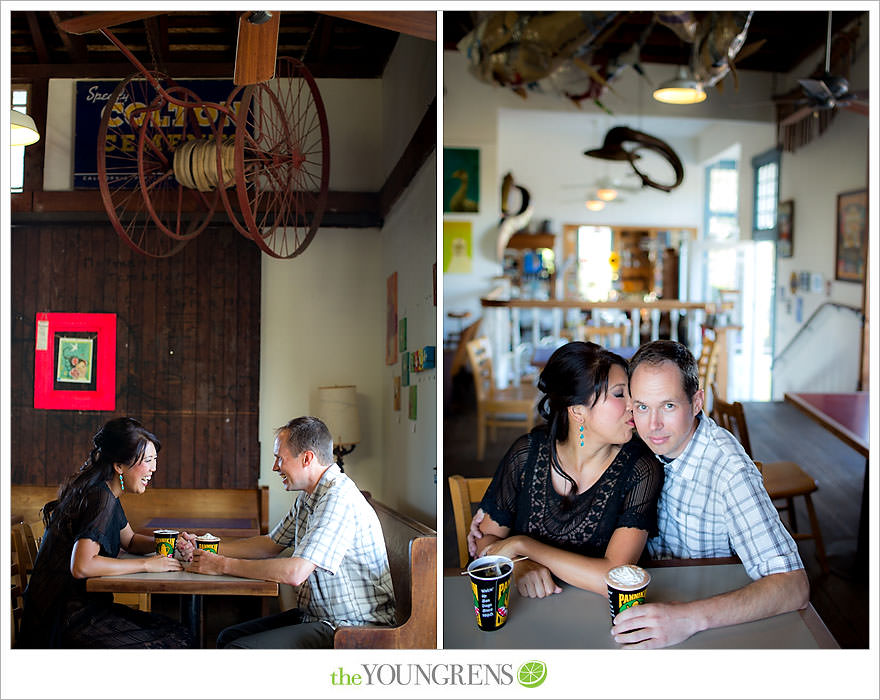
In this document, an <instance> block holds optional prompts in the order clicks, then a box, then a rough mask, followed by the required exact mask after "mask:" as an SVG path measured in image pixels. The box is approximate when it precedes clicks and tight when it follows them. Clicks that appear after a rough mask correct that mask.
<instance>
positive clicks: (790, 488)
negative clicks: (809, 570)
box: [712, 386, 828, 573]
mask: <svg viewBox="0 0 880 700" xmlns="http://www.w3.org/2000/svg"><path fill="white" fill-rule="evenodd" d="M712 394H713V396H714V397H715V402H714V406H713V409H712V419H713V420H714V421H715V422H716V423H718V425H720V426H721V427H723V428H726V429H727V430H729V431H730V432H731V433H732V434H733V435H734V437H736V438H737V439H738V440H739V442H740V444H741V445H742V446H743V449H744V450H745V451H746V454H748V456H749V457H750V458H751V459H754V456H753V455H752V444H751V442H750V441H749V431H748V427H747V426H746V413H745V409H744V408H743V405H742V404H741V403H740V402H739V401H734V402H733V403H727V402H726V401H723V400H722V399H720V398H718V393H717V392H716V390H715V387H714V386H712ZM755 464H756V465H758V468H759V470H760V471H761V474H762V475H763V477H764V488H765V489H767V493H768V494H769V496H770V499H771V500H772V501H774V502H775V501H778V500H782V501H784V502H785V504H784V505H782V504H777V505H776V508H777V509H778V510H780V511H786V512H787V513H788V522H789V526H790V530H791V536H792V537H793V538H794V539H795V540H809V539H812V540H815V541H816V559H817V560H818V561H819V566H820V567H821V569H822V572H823V573H828V561H827V559H826V557H825V543H824V542H823V540H822V531H821V530H820V529H819V520H818V519H817V518H816V510H815V508H814V507H813V499H812V498H811V497H810V494H811V493H813V492H814V491H816V490H817V489H818V488H819V487H818V486H817V485H816V482H815V481H814V480H813V477H811V476H810V475H809V474H807V473H806V472H805V471H804V470H803V469H801V467H800V466H799V465H798V464H795V463H794V462H764V463H763V464H762V463H761V462H755ZM796 496H803V498H804V503H805V505H806V507H807V516H808V517H809V519H810V531H809V532H798V525H797V516H796V514H795V509H794V499H795V497H796Z"/></svg>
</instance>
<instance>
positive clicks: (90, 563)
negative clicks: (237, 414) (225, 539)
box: [20, 418, 192, 648]
mask: <svg viewBox="0 0 880 700" xmlns="http://www.w3.org/2000/svg"><path fill="white" fill-rule="evenodd" d="M160 448H161V445H160V443H159V440H158V439H157V438H156V436H155V435H153V434H152V433H151V432H149V431H148V430H146V428H144V427H143V426H142V425H141V424H140V423H138V422H137V421H136V420H133V419H131V418H116V419H114V420H111V421H108V422H107V423H106V424H105V425H104V427H102V428H101V430H99V431H98V433H97V434H96V435H95V437H94V449H93V450H92V451H91V453H90V454H89V457H88V459H87V460H86V462H85V464H83V465H82V467H80V469H79V471H78V472H77V473H75V474H73V475H72V476H71V477H70V478H69V479H68V480H67V482H66V483H65V484H64V485H63V486H62V487H61V489H59V495H58V500H56V501H51V502H50V503H47V504H46V505H45V507H44V508H43V521H44V523H45V525H46V532H45V534H44V536H43V542H42V545H41V546H40V551H39V553H38V554H37V560H36V562H35V563H34V571H33V573H32V574H31V578H30V582H29V583H28V587H27V590H26V591H25V594H24V614H23V619H22V633H21V642H20V646H26V647H40V648H42V647H66V648H125V647H128V648H169V647H188V646H192V637H191V636H190V635H189V633H188V632H187V631H186V630H185V629H184V628H183V627H181V626H180V625H178V624H176V623H175V622H173V621H171V620H169V619H167V618H165V617H162V616H160V615H155V614H152V613H147V612H142V611H140V610H134V609H132V608H128V607H126V606H124V605H119V604H118V603H114V602H113V594H112V593H90V592H88V591H86V579H87V578H89V577H92V576H107V575H113V574H129V573H135V572H140V571H175V570H179V569H180V568H181V564H180V562H179V561H177V560H176V559H174V558H171V557H165V556H161V555H154V556H146V557H137V558H122V559H120V558H117V556H118V554H119V549H120V548H122V549H124V550H125V551H127V552H131V553H133V554H149V553H152V552H153V551H154V546H155V545H154V541H153V538H152V537H146V536H144V535H137V534H135V533H134V532H133V531H132V529H131V525H129V524H128V520H127V519H126V517H125V512H124V511H123V510H122V505H121V504H120V503H119V496H120V495H121V494H122V493H123V492H124V491H128V492H133V493H143V492H144V491H145V490H146V488H147V484H148V483H149V482H150V479H151V478H152V476H153V472H155V471H156V453H157V452H158V451H159V449H160Z"/></svg>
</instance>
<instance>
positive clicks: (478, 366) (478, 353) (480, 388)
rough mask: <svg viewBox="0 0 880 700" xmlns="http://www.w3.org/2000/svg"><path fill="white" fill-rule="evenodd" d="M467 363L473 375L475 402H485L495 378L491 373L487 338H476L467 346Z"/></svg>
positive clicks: (490, 349)
mask: <svg viewBox="0 0 880 700" xmlns="http://www.w3.org/2000/svg"><path fill="white" fill-rule="evenodd" d="M467 354H468V361H469V362H470V364H471V372H472V373H473V375H474V388H475V390H476V394H477V401H478V402H479V401H486V400H488V399H489V397H490V396H492V390H493V388H494V386H495V385H494V381H495V378H494V376H493V373H492V348H491V346H490V345H489V339H488V338H476V339H474V340H471V341H469V342H468V344H467Z"/></svg>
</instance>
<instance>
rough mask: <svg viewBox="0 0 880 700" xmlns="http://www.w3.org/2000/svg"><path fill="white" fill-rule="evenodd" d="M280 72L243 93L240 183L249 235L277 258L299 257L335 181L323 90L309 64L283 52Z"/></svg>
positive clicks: (238, 138) (237, 158)
mask: <svg viewBox="0 0 880 700" xmlns="http://www.w3.org/2000/svg"><path fill="white" fill-rule="evenodd" d="M275 76H276V78H275V79H274V80H271V81H267V82H266V83H260V84H257V85H252V86H249V87H247V88H246V89H245V90H244V91H243V92H242V96H241V104H240V105H239V108H238V116H237V126H236V130H235V185H236V193H237V196H238V204H239V208H240V210H241V216H242V220H243V223H244V226H245V227H246V229H247V230H248V232H249V234H250V236H251V238H252V239H253V240H254V241H255V242H256V243H257V245H258V246H260V248H261V249H262V250H264V251H265V252H267V253H268V254H269V255H271V256H273V257H276V258H293V257H295V256H297V255H299V254H300V253H302V252H303V251H304V250H305V249H306V247H307V246H308V245H309V243H310V242H311V240H312V238H313V237H314V235H315V232H316V231H317V230H318V228H319V226H320V225H321V218H322V217H323V215H324V209H325V207H326V205H327V190H328V185H329V180H330V137H329V130H328V128H327V115H326V114H325V112H324V103H323V101H322V100H321V94H320V93H319V92H318V87H317V85H316V84H315V80H314V78H312V75H311V73H309V71H308V70H307V69H306V67H305V66H304V65H303V64H302V63H300V62H299V61H297V60H296V59H294V58H288V57H282V58H279V59H278V63H277V68H276V72H275ZM229 213H230V216H232V211H231V210H230V212H229ZM233 218H234V217H233Z"/></svg>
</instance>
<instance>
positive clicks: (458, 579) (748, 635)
mask: <svg viewBox="0 0 880 700" xmlns="http://www.w3.org/2000/svg"><path fill="white" fill-rule="evenodd" d="M648 571H650V573H651V577H652V578H651V583H650V585H649V586H648V602H652V601H655V602H664V601H672V600H678V601H689V600H697V599H699V598H705V597H708V596H711V595H715V594H718V593H724V592H726V591H730V590H733V589H736V588H740V587H742V586H744V585H745V584H747V583H749V582H750V581H751V579H750V578H749V577H748V575H747V574H746V572H745V569H744V568H743V567H742V565H741V564H721V565H717V564H716V565H710V566H671V567H662V568H651V569H648ZM472 598H473V597H472V594H471V584H470V580H469V579H468V577H467V576H459V575H455V576H445V577H444V579H443V647H444V648H446V649H530V648H531V649H617V648H620V647H619V646H618V645H617V644H616V643H615V642H614V640H613V639H612V638H611V634H610V631H609V630H610V624H611V623H610V617H609V614H608V598H607V597H606V596H601V595H598V594H596V593H591V592H589V591H584V590H581V589H579V588H575V587H574V586H569V585H567V584H563V590H562V593H557V594H556V595H552V596H549V597H548V598H541V599H538V598H521V597H520V595H519V593H517V591H516V587H515V586H514V587H512V593H511V600H510V617H509V618H508V621H507V623H506V624H505V625H504V627H502V628H501V629H499V630H495V631H494V632H481V631H480V630H479V629H477V623H476V619H475V617H474V612H473V599H472ZM674 648H676V649H836V648H839V645H838V644H837V642H836V641H835V640H834V637H832V636H831V633H830V632H829V631H828V628H827V627H825V623H824V622H822V620H821V618H820V617H819V615H818V614H817V613H816V611H815V610H814V609H813V606H812V605H809V606H808V607H807V608H806V609H804V610H800V611H797V612H791V613H785V614H784V615H776V616H774V617H770V618H767V619H764V620H756V621H755V622H747V623H744V624H740V625H732V626H730V627H720V628H718V629H711V630H706V631H705V632H699V633H697V634H695V635H694V636H692V637H691V638H690V639H687V640H685V641H684V642H682V643H680V644H678V645H676V646H675V647H674Z"/></svg>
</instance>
